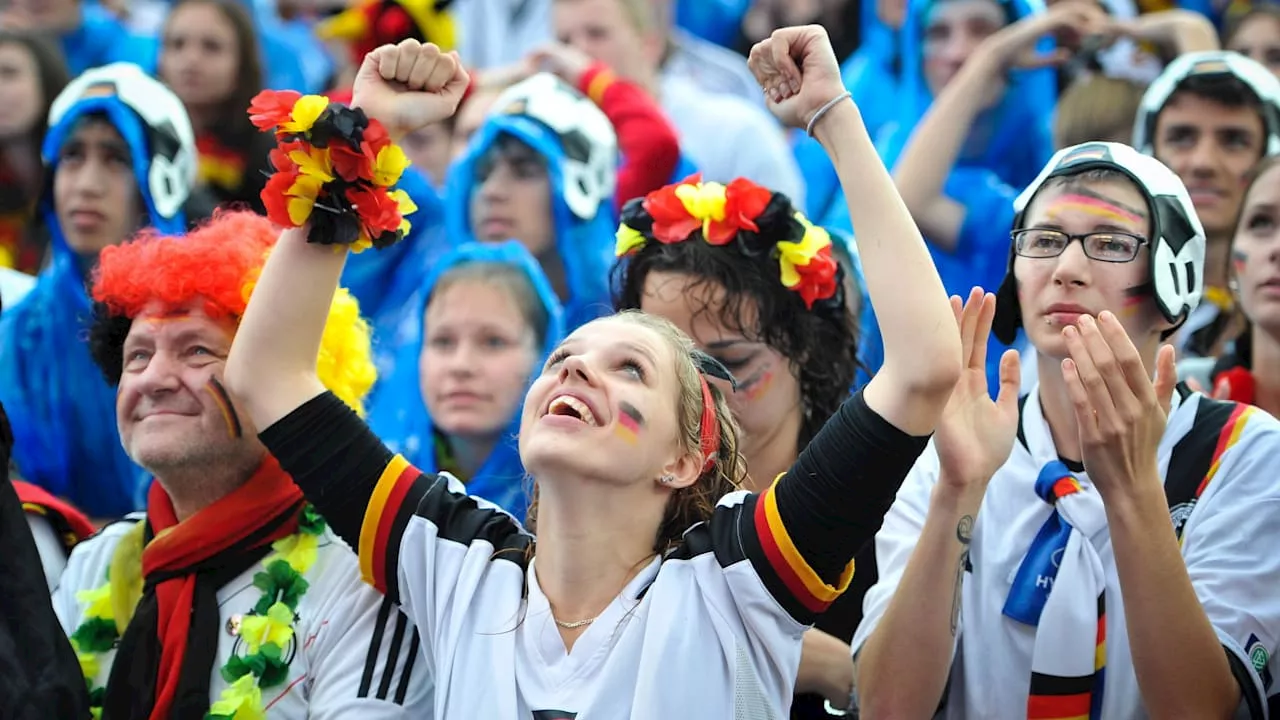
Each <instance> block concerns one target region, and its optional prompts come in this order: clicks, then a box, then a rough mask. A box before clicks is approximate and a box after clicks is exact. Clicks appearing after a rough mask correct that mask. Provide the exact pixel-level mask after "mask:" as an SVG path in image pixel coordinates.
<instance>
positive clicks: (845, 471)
mask: <svg viewBox="0 0 1280 720" xmlns="http://www.w3.org/2000/svg"><path fill="white" fill-rule="evenodd" d="M751 66H752V68H753V71H754V73H755V75H756V77H757V78H758V79H759V81H760V84H761V86H762V88H764V89H766V90H767V91H768V93H769V95H770V98H771V101H770V105H771V107H772V109H773V111H774V112H775V113H776V114H777V115H778V116H779V118H780V119H781V120H783V121H784V122H786V123H787V124H789V125H793V126H805V125H807V126H808V128H809V130H810V131H811V132H816V135H817V137H818V138H819V140H820V141H821V142H822V143H823V145H824V146H825V147H826V148H827V149H828V152H829V153H830V154H831V156H832V159H833V161H834V163H835V165H836V167H837V168H839V171H840V175H841V177H842V178H843V180H844V182H845V189H846V190H847V194H848V197H850V198H853V200H852V202H853V205H854V207H853V213H852V214H853V216H854V217H856V218H858V234H859V238H860V240H861V242H860V245H859V251H860V254H861V256H862V260H863V262H864V263H865V264H866V265H867V266H868V273H867V277H868V281H869V286H870V290H871V297H872V299H873V301H874V302H875V304H876V305H877V307H878V310H879V318H880V322H881V326H882V328H883V331H884V337H885V363H884V366H883V369H882V370H881V371H880V372H879V373H878V374H877V375H876V377H875V378H874V379H873V380H872V381H871V382H870V383H868V385H867V386H866V387H865V388H863V389H862V390H861V391H860V392H859V393H858V394H856V395H854V396H853V397H851V398H849V399H848V400H846V401H845V403H844V404H843V405H842V406H841V408H840V409H839V410H838V411H837V412H836V413H835V414H834V415H833V416H832V417H831V419H830V420H829V421H828V422H827V424H826V426H825V427H824V428H823V429H822V430H821V431H820V432H818V433H817V435H816V437H814V439H813V440H812V441H811V442H810V443H809V446H808V447H807V448H806V449H805V450H804V451H802V452H801V453H800V455H799V457H798V459H797V460H796V462H795V464H794V465H792V466H791V468H789V469H788V470H787V472H786V473H784V474H783V477H781V478H780V479H779V480H778V481H777V482H776V483H774V484H773V485H772V486H770V487H768V488H767V489H765V490H764V491H763V492H761V493H758V494H757V493H749V492H746V491H736V490H737V488H738V485H739V484H740V483H741V482H742V481H743V480H744V477H745V467H744V464H743V463H742V461H741V457H740V455H739V452H738V429H737V423H736V422H735V421H734V419H733V416H732V414H731V412H730V410H729V406H728V403H727V401H726V399H725V397H724V395H723V394H722V393H721V391H720V389H719V387H718V386H713V385H711V384H710V383H709V382H708V381H707V377H706V376H707V375H708V374H710V375H712V376H715V377H721V378H727V377H729V374H728V372H727V371H725V370H724V368H723V366H722V365H721V364H720V363H718V362H716V361H715V360H713V359H711V358H710V357H709V356H707V355H706V354H704V353H701V352H699V351H697V350H695V349H694V347H693V344H692V342H691V341H690V340H689V339H688V338H687V337H686V336H685V335H684V334H683V333H681V332H679V330H678V329H676V328H675V327H674V326H673V325H671V323H669V322H668V321H666V320H662V319H661V318H657V317H654V316H652V315H646V314H643V313H634V312H633V313H623V314H621V315H618V316H615V317H610V318H603V319H599V320H595V321H592V322H590V323H587V324H586V325H583V326H582V327H580V328H578V329H577V330H576V331H574V332H573V333H572V334H571V335H570V336H569V337H568V339H566V340H565V341H564V342H563V343H561V344H560V346H559V347H558V348H557V350H556V352H555V353H554V354H553V355H552V356H551V358H550V360H549V361H548V362H547V364H546V366H545V368H544V370H543V372H542V374H541V376H540V377H538V379H537V380H535V381H534V383H533V385H532V387H531V388H530V390H529V393H528V396H527V397H526V401H525V405H524V411H523V415H522V419H521V426H520V435H519V447H520V457H521V459H522V460H523V461H524V466H525V468H526V469H527V470H528V472H529V474H530V475H531V476H532V477H533V478H534V480H535V483H536V492H537V501H538V503H539V507H538V515H537V531H538V536H537V540H536V543H535V540H534V538H533V536H532V535H530V534H528V533H527V532H526V531H525V530H523V529H522V528H521V527H520V525H519V524H518V523H517V522H516V521H515V520H514V519H513V518H511V517H510V516H508V515H506V514H505V513H502V512H501V511H499V510H497V509H496V508H494V507H493V506H492V505H490V504H487V503H485V502H483V501H480V500H476V499H474V498H470V497H468V496H467V495H466V494H465V493H464V488H463V486H462V485H461V484H460V483H458V482H457V480H456V479H454V478H452V477H451V476H449V475H448V474H444V473H442V474H439V475H437V476H434V477H431V476H424V475H423V474H422V473H421V472H419V471H418V470H417V469H415V468H414V467H413V466H411V465H410V464H409V463H408V462H406V461H405V460H404V459H403V458H400V457H398V456H395V455H394V454H392V453H391V452H390V451H388V450H387V449H386V448H385V447H384V446H383V444H382V443H381V442H380V441H379V440H378V438H377V437H376V436H374V435H373V434H371V433H370V432H369V430H368V428H367V427H365V426H364V424H363V423H362V422H361V421H360V420H359V418H358V417H357V416H355V415H354V414H351V413H350V412H348V411H347V410H346V409H345V408H343V407H342V406H341V403H340V401H337V400H336V398H334V397H333V396H332V395H331V394H329V393H326V392H325V391H324V388H323V387H322V386H320V385H319V384H318V383H317V382H316V380H315V377H314V373H313V372H312V368H313V366H314V360H315V352H316V347H317V345H318V343H319V341H320V338H321V336H322V320H323V314H324V308H325V307H327V305H328V303H329V298H330V296H331V294H332V292H333V289H334V287H335V286H336V283H337V279H338V277H339V275H340V274H341V271H342V264H343V260H344V253H342V252H341V248H338V252H334V248H331V247H313V245H316V244H323V243H325V242H326V241H332V240H333V238H332V237H331V236H328V235H326V233H325V232H317V231H316V228H315V227H314V225H313V226H312V227H311V228H307V227H300V228H296V229H290V230H287V231H286V232H285V234H284V235H283V236H282V237H281V239H280V242H279V244H278V245H277V247H276V250H275V252H273V253H272V256H271V257H270V258H269V260H268V262H267V265H266V267H265V268H264V270H263V274H262V277H261V279H260V281H259V284H258V286H257V289H256V291H255V293H254V296H253V299H252V300H251V301H250V305H249V308H248V310H247V311H246V314H245V316H244V320H243V323H242V325H241V328H240V333H239V334H238V335H237V337H236V341H235V344H234V346H233V348H232V351H231V355H230V358H229V360H228V363H229V364H228V367H227V374H226V381H227V383H228V388H229V389H230V390H231V391H232V392H233V393H234V394H235V395H236V396H237V397H240V398H243V399H244V401H245V403H246V404H245V409H246V411H247V413H248V415H249V417H250V419H251V420H252V421H253V423H254V424H255V426H256V427H261V428H265V429H264V430H263V432H262V433H261V438H262V440H263V442H264V444H265V445H266V446H267V447H268V448H269V449H270V450H271V452H272V454H273V455H274V456H275V457H277V458H278V459H279V460H280V462H281V464H282V466H283V467H284V468H286V469H287V470H288V471H289V472H290V474H291V476H292V477H293V478H294V480H295V481H296V482H297V483H298V485H299V486H300V487H301V488H302V490H303V493H304V494H305V495H306V496H307V497H309V498H311V499H312V500H313V501H314V502H315V503H317V507H318V508H319V509H320V510H321V512H323V513H325V516H326V518H327V519H328V521H329V522H330V524H331V525H332V527H334V528H335V530H336V531H337V532H339V534H341V535H342V536H343V537H344V538H346V539H347V541H348V542H349V543H351V545H352V546H353V547H356V548H358V550H359V555H360V559H361V564H362V572H363V574H364V577H365V579H366V581H368V582H370V583H371V584H373V585H374V586H375V587H377V588H378V589H380V590H381V591H383V592H385V593H387V595H388V597H391V598H393V599H396V600H397V601H399V602H401V603H402V604H403V606H404V607H405V609H406V611H407V612H408V613H409V614H410V615H411V617H412V618H413V619H414V621H415V623H416V624H417V626H418V628H419V629H420V631H421V632H422V636H423V647H424V649H425V651H426V655H427V658H428V662H429V663H430V664H431V666H432V669H433V671H434V678H435V682H436V685H435V711H436V715H437V716H438V717H450V718H455V717H503V718H509V717H530V716H532V717H535V718H547V717H554V718H562V717H577V716H582V717H592V718H630V717H634V718H659V717H726V716H729V717H761V718H763V717H778V716H780V715H783V714H785V713H786V712H787V709H788V708H789V706H790V704H791V696H792V688H793V685H794V682H795V677H796V671H797V667H798V664H799V662H800V647H801V637H802V635H803V633H804V631H805V630H806V629H807V627H808V626H809V625H810V624H811V623H812V622H813V620H814V618H815V617H816V616H817V615H819V614H821V613H822V611H824V610H825V609H826V608H827V607H828V606H829V605H830V603H831V602H832V601H833V600H834V599H835V598H836V597H838V596H839V595H840V594H841V592H843V591H844V589H845V588H847V587H848V584H849V581H850V580H851V577H852V574H853V567H852V565H851V563H850V560H851V559H852V558H853V556H854V555H855V554H856V553H857V551H858V549H859V548H860V547H862V545H863V544H864V543H865V542H867V541H868V540H869V539H870V538H871V537H872V534H873V533H874V531H875V528H877V527H878V526H879V524H880V521H881V516H882V514H883V512H884V510H885V508H887V507H888V506H889V504H891V503H892V500H893V497H894V494H895V492H896V489H897V486H898V483H899V482H900V479H901V478H902V477H903V475H904V474H905V473H906V471H907V469H908V467H909V466H910V465H911V463H912V461H913V459H914V458H915V457H917V456H918V455H919V453H920V452H921V451H922V449H923V448H924V445H925V442H926V437H925V436H926V435H927V434H928V433H929V432H931V431H932V428H933V426H934V423H935V422H936V420H937V418H938V417H939V415H940V413H941V411H942V409H943V407H944V406H945V405H946V403H947V399H948V397H949V396H950V393H951V389H952V387H953V386H954V384H955V382H956V379H957V377H958V374H959V371H960V358H959V354H960V352H961V348H960V339H959V336H958V333H957V332H956V330H955V324H954V323H955V317H954V316H953V314H952V312H951V308H950V307H948V303H947V299H946V297H945V295H944V294H943V291H942V285H941V282H940V281H939V279H938V276H937V273H936V271H935V270H934V269H933V266H932V264H931V263H930V261H929V257H928V251H927V250H926V249H925V247H924V244H923V241H922V240H921V238H920V235H919V233H918V232H916V230H915V227H914V225H913V224H912V222H911V218H910V216H909V215H908V214H907V212H906V210H905V208H904V207H903V205H902V203H901V201H900V200H899V199H898V196H897V194H896V192H895V191H894V188H893V182H892V180H891V179H890V177H889V175H888V173H887V172H886V171H885V169H884V166H883V165H881V164H880V163H879V161H878V160H877V158H876V154H875V149H874V148H873V146H872V144H871V141H870V139H869V138H868V137H867V134H866V131H865V129H864V128H863V126H862V124H861V120H860V117H859V114H858V110H857V108H856V106H854V105H853V104H852V103H851V102H847V100H848V94H847V93H844V88H843V86H842V85H841V84H840V75H839V68H838V66H837V64H836V61H835V57H834V55H833V53H832V50H831V46H830V42H829V41H828V40H827V37H826V33H825V31H824V30H823V29H822V28H820V27H816V26H814V27H805V28H787V29H783V30H779V31H778V32H776V33H775V34H774V36H773V37H772V38H771V39H769V40H767V41H765V42H763V43H761V44H759V45H757V46H756V48H755V49H754V50H753V51H752V56H751ZM390 79H394V80H397V81H399V82H401V83H404V87H405V88H407V89H406V90H404V91H401V92H397V91H396V90H393V89H392V86H391V85H390V84H388V82H387V80H390ZM466 83H467V77H466V73H465V72H464V71H462V70H461V68H460V66H459V65H458V63H457V59H456V57H454V56H451V55H444V54H442V53H440V52H439V50H438V49H436V48H435V47H434V46H431V45H427V46H419V45H418V44H417V43H412V42H404V43H401V44H400V45H399V46H396V47H383V48H380V49H379V50H378V51H376V52H375V53H373V54H372V55H370V56H369V58H368V59H366V61H365V64H364V66H363V68H362V70H361V75H360V77H359V79H358V80H357V81H356V90H355V94H354V99H355V103H356V104H358V105H359V106H360V107H361V108H362V110H363V111H365V112H368V113H369V115H370V116H372V117H373V118H376V119H380V120H382V121H383V122H388V123H389V124H390V126H391V130H393V131H394V132H396V133H397V134H401V133H404V132H406V131H411V130H412V129H414V128H416V127H419V126H421V125H424V124H426V123H429V122H433V121H436V120H439V119H440V118H441V117H443V116H445V115H447V114H449V113H451V112H453V111H454V109H455V108H456V106H457V102H458V99H459V97H460V95H461V94H462V91H463V89H464V88H465V87H466ZM285 135H286V140H289V139H290V138H291V137H295V136H293V135H290V134H289V133H285ZM328 187H329V186H326V189H325V190H324V191H323V192H324V193H329V192H330V190H329V189H328ZM332 188H333V191H335V192H346V190H345V188H344V187H342V186H341V185H335V186H332ZM686 195H687V193H686ZM758 197H759V196H758V195H751V196H750V197H749V200H750V201H751V202H752V203H755V202H758ZM681 200H682V202H690V203H694V204H696V203H697V201H698V200H699V198H698V197H688V198H687V199H686V198H681ZM733 209H734V210H736V211H737V212H738V214H737V215H732V216H731V215H729V211H730V208H729V207H726V215H725V217H726V218H727V220H726V224H732V223H737V224H742V223H744V222H748V221H749V218H751V217H755V216H757V215H759V211H760V210H759V207H756V206H752V205H743V206H738V205H735V206H734V208H733ZM361 222H364V221H363V220H362V221H361ZM687 222H690V223H692V224H693V226H696V227H702V226H703V222H702V221H697V220H688V221H687ZM295 224H296V225H302V224H303V223H301V222H299V223H295ZM690 230H692V228H690ZM722 230H723V226H722V225H719V224H710V223H708V224H707V226H706V228H705V230H704V232H705V233H706V234H707V235H708V236H711V237H713V238H719V237H722V235H721V234H720V233H721V232H722ZM685 234H686V235H687V234H688V232H686V233H685ZM811 247H812V246H811V245H804V244H801V247H800V248H798V249H796V253H797V254H799V253H802V252H803V253H804V254H805V256H806V257H807V258H808V259H809V260H810V262H809V263H800V262H796V261H795V260H788V261H787V262H789V263H790V265H791V267H792V269H796V266H800V269H799V270H796V274H797V275H802V276H804V275H807V276H808V277H809V278H813V280H814V281H816V282H810V284H809V285H805V284H804V283H800V282H797V283H795V284H797V285H798V286H803V288H804V289H802V290H801V292H802V293H805V294H809V293H810V292H811V290H810V288H811V287H812V292H813V293H814V294H813V295H812V297H813V298H814V299H815V301H816V299H817V296H818V295H820V294H823V290H822V288H824V287H825V286H826V283H827V282H835V279H836V278H835V272H834V267H829V269H828V270H827V271H824V273H825V275H826V278H827V279H825V280H824V279H822V278H821V275H822V274H823V273H818V272H817V271H819V270H820V269H821V267H822V265H823V263H822V262H821V261H817V262H814V259H815V258H816V257H817V254H816V253H815V252H812V251H811V250H810V248H811ZM782 250H783V251H789V250H790V249H789V248H783V249H782ZM789 257H796V256H789ZM805 267H808V268H809V269H808V270H807V271H806V270H804V268H805ZM788 279H792V280H795V279H796V278H795V277H793V276H790V275H789V276H788ZM806 279H808V278H806ZM972 310H973V308H970V311H972ZM477 686H483V687H484V692H476V691H475V689H474V688H475V687H477Z"/></svg>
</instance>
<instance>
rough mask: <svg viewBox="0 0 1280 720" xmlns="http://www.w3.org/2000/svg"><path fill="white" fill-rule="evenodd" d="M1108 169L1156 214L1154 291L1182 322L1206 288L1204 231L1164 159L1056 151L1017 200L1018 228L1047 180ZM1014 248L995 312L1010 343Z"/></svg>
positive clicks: (1101, 150) (1121, 148)
mask: <svg viewBox="0 0 1280 720" xmlns="http://www.w3.org/2000/svg"><path fill="white" fill-rule="evenodd" d="M1100 169H1108V170H1115V171H1116V172H1119V173H1121V174H1122V175H1125V176H1126V177H1128V178H1129V179H1130V180H1132V181H1133V183H1134V184H1135V185H1136V186H1137V187H1138V189H1139V190H1140V191H1141V192H1142V195H1143V198H1144V199H1145V200H1146V203H1147V216H1148V217H1149V218H1150V219H1151V234H1150V236H1149V237H1148V240H1149V241H1150V245H1149V249H1150V253H1149V258H1150V268H1151V280H1150V284H1151V294H1152V295H1153V296H1154V298H1155V301H1156V306H1157V307H1159V308H1160V312H1161V314H1163V315H1164V317H1165V319H1166V320H1168V321H1169V322H1171V323H1174V324H1175V327H1176V326H1177V325H1181V324H1182V322H1183V321H1184V320H1186V318H1187V315H1188V314H1190V312H1191V311H1192V310H1194V309H1195V308H1196V306H1197V305H1199V304H1200V296H1201V294H1202V293H1203V290H1204V253H1205V234H1204V227H1203V226H1202V225H1201V224H1200V219H1199V218H1198V217H1196V212H1195V208H1194V207H1193V206H1192V204H1191V196H1190V195H1188V194H1187V189H1186V187H1185V186H1184V185H1183V184H1182V181H1181V180H1180V179H1178V176H1177V175H1176V174H1174V172H1173V171H1172V170H1170V169H1169V168H1168V167H1166V166H1165V165H1164V163H1162V162H1160V161H1159V160H1156V159H1155V158H1153V157H1150V156H1148V155H1143V154H1141V153H1139V152H1137V151H1136V150H1134V149H1133V148H1131V147H1129V146H1128V145H1121V144H1120V143H1110V142H1089V143H1083V144H1080V145H1075V146H1073V147H1069V148H1066V149H1063V150H1059V151H1058V152H1057V154H1055V155H1054V156H1053V157H1052V158H1051V159H1050V160H1049V163H1048V164H1047V165H1045V167H1044V170H1042V171H1040V175H1039V177H1037V178H1036V179H1035V180H1034V181H1033V182H1032V183H1031V184H1030V185H1028V186H1027V189H1026V190H1023V191H1022V194H1021V195H1019V196H1018V198H1017V200H1015V201H1014V210H1015V211H1016V213H1017V214H1016V215H1015V216H1014V219H1013V229H1018V228H1021V227H1023V226H1024V221H1025V219H1026V212H1027V208H1028V207H1030V205H1031V201H1032V199H1034V198H1035V196H1036V193H1038V192H1039V191H1040V188H1042V187H1043V186H1044V184H1045V182H1046V181H1048V180H1049V179H1051V178H1062V177H1070V176H1072V175H1079V174H1081V173H1085V172H1088V171H1090V170H1100ZM1015 257H1017V253H1016V252H1015V248H1014V247H1012V246H1011V247H1010V248H1009V266H1008V270H1007V272H1006V274H1005V277H1004V282H1003V283H1001V284H1000V290H999V292H998V293H997V294H996V317H995V322H994V323H993V325H992V331H993V332H994V333H995V336H996V338H998V339H999V340H1000V342H1003V343H1005V344H1010V343H1012V342H1013V341H1014V339H1015V338H1016V337H1017V334H1018V328H1020V327H1021V326H1022V309H1021V308H1020V307H1019V304H1018V288H1017V280H1016V279H1015V278H1014V275H1013V261H1014V258H1015Z"/></svg>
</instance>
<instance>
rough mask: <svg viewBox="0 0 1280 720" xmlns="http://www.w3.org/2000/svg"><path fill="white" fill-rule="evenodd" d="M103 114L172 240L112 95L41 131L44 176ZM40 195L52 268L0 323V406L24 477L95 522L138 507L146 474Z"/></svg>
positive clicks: (145, 156)
mask: <svg viewBox="0 0 1280 720" xmlns="http://www.w3.org/2000/svg"><path fill="white" fill-rule="evenodd" d="M90 113H96V114H102V115H104V116H105V117H106V118H107V119H108V120H109V121H110V122H111V124H112V125H114V126H115V128H116V130H117V131H119V133H120V135H121V136H122V137H123V138H124V141H125V142H126V143H127V144H128V146H129V150H130V153H131V155H132V161H133V172H134V177H135V178H137V179H138V180H139V182H138V191H139V193H140V195H141V196H142V198H143V201H144V204H145V206H146V211H147V216H148V223H149V224H150V225H151V226H153V227H155V228H157V229H158V230H160V231H161V232H163V233H166V234H180V233H182V232H183V231H184V230H185V219H184V218H183V216H182V213H181V212H180V211H179V212H178V213H177V214H176V215H174V216H172V217H165V216H162V215H160V214H159V213H158V212H157V210H156V207H155V202H154V200H153V199H152V197H151V196H150V193H149V190H148V183H147V182H146V181H145V178H147V177H148V176H149V172H150V168H151V150H150V147H149V143H148V135H147V132H146V130H145V127H144V125H143V123H142V121H141V119H140V118H139V117H138V116H137V115H136V114H135V113H134V112H133V111H132V110H130V109H129V108H128V107H127V106H126V105H124V103H122V102H121V101H120V100H119V99H117V98H115V97H110V96H107V97H90V98H86V99H84V100H82V101H80V102H79V103H78V104H77V105H75V106H73V107H72V108H71V109H70V110H68V111H67V113H66V114H65V115H64V116H63V117H62V118H61V120H60V121H59V122H58V124H57V125H55V126H54V127H51V128H49V133H48V135H47V136H46V137H45V142H44V148H43V155H44V162H45V165H46V167H47V168H48V169H49V172H50V175H51V176H52V173H53V170H54V168H55V167H56V165H57V162H58V156H59V154H60V150H61V147H62V145H63V144H64V143H65V142H66V140H67V138H68V137H69V136H70V134H71V132H72V131H73V130H74V128H75V126H76V124H77V123H78V121H79V120H80V119H81V118H82V117H84V116H85V115H86V114H90ZM52 199H53V198H52V192H51V191H50V190H49V189H46V192H45V195H44V197H43V198H42V202H41V205H40V212H41V214H42V216H43V219H44V222H45V224H46V226H47V227H48V228H49V232H50V234H51V235H52V239H53V243H52V261H51V263H50V265H49V267H48V268H47V269H45V271H44V272H42V273H41V274H40V276H39V278H38V279H37V281H36V285H35V287H34V288H33V289H32V290H31V292H30V293H29V294H28V295H27V296H26V297H25V298H24V299H23V300H22V302H21V303H19V304H18V305H17V306H16V307H14V308H13V309H12V310H6V311H5V313H4V316H3V318H0V402H3V403H4V406H5V408H6V410H7V411H8V413H9V419H10V420H11V421H12V424H13V428H14V436H15V439H16V443H15V446H14V454H13V455H14V460H15V461H16V462H17V464H18V468H19V470H20V471H21V473H22V475H23V476H24V477H25V478H26V479H27V480H29V481H30V482H32V483H35V484H37V485H39V486H41V487H43V488H44V489H46V490H48V491H49V492H51V493H53V494H54V495H56V496H59V497H62V498H66V499H68V500H70V501H71V502H72V503H75V504H76V505H78V506H79V507H80V508H81V509H82V510H83V511H84V512H86V513H88V514H89V515H91V516H93V517H104V518H105V517H116V516H119V515H122V514H124V513H126V512H130V511H133V510H137V509H140V508H142V507H144V506H145V495H146V478H147V475H146V473H145V472H144V471H143V470H142V469H141V468H139V467H138V466H136V465H134V464H133V462H132V461H130V460H129V458H128V456H127V455H125V452H124V449H123V448H122V447H121V445H120V436H119V433H118V431H117V429H116V415H115V396H116V391H115V388H113V387H111V386H109V385H108V384H107V382H106V380H105V379H103V376H102V372H101V370H99V369H98V366H97V364H95V363H94V361H93V358H92V357H91V355H90V353H89V345H88V343H87V342H86V341H85V338H86V335H87V332H88V328H89V326H90V324H91V321H92V305H91V303H90V300H89V294H88V292H87V291H86V289H85V283H86V279H85V277H84V274H83V272H82V266H83V260H82V259H81V258H80V257H79V256H77V255H76V253H75V252H74V251H72V250H71V248H70V247H69V246H68V245H67V242H66V238H65V237H64V236H63V234H62V228H61V227H60V226H59V224H58V218H57V214H56V213H55V212H54V209H53V202H52Z"/></svg>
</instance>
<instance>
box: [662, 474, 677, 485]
mask: <svg viewBox="0 0 1280 720" xmlns="http://www.w3.org/2000/svg"><path fill="white" fill-rule="evenodd" d="M675 481H676V476H675V475H671V474H670V473H668V474H666V475H663V476H662V477H660V478H658V482H659V483H661V484H663V485H670V484H671V483H673V482H675Z"/></svg>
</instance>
